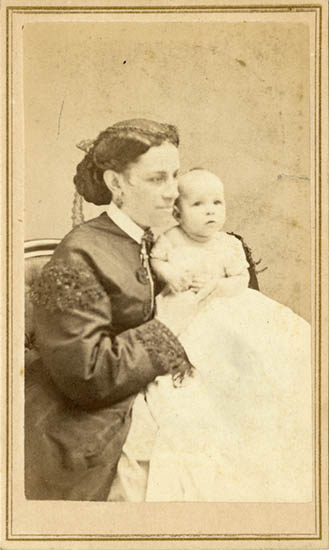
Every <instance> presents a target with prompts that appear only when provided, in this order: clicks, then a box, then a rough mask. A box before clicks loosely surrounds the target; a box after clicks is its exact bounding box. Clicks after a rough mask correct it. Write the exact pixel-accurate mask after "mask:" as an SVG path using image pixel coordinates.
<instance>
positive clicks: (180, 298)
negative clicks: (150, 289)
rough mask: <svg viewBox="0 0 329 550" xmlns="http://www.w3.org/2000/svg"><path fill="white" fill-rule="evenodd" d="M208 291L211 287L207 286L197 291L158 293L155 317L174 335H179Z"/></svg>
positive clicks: (199, 306) (198, 309)
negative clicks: (164, 294)
mask: <svg viewBox="0 0 329 550" xmlns="http://www.w3.org/2000/svg"><path fill="white" fill-rule="evenodd" d="M210 292H211V289H210V287H208V288H203V289H202V290H200V291H199V292H197V293H196V292H193V290H187V291H186V292H179V293H178V294H167V295H166V296H163V295H161V294H160V296H158V297H157V299H156V315H155V318H156V319H158V320H159V321H161V322H162V323H163V324H164V325H166V326H167V327H168V328H169V329H170V330H171V331H172V332H173V333H174V334H175V336H179V335H180V334H181V333H182V332H184V330H185V329H186V328H187V327H188V325H189V324H190V322H191V321H192V319H193V317H194V316H195V315H196V314H197V313H198V312H199V311H200V308H201V307H203V301H204V300H205V298H206V297H207V296H208V295H209V294H210Z"/></svg>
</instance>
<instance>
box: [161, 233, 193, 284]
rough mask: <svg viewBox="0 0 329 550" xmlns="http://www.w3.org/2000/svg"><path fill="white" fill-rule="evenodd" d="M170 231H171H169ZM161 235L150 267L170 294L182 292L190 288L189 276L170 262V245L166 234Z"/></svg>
mask: <svg viewBox="0 0 329 550" xmlns="http://www.w3.org/2000/svg"><path fill="white" fill-rule="evenodd" d="M169 231H171V230H169ZM169 231H168V232H167V233H165V234H164V235H161V236H160V237H159V238H158V239H157V241H156V243H155V245H154V247H153V249H152V253H151V266H152V269H153V271H154V273H155V274H156V275H157V276H158V277H159V279H160V280H161V281H163V282H165V283H167V285H168V288H169V289H170V290H171V292H183V291H185V290H188V288H189V287H190V286H191V282H192V280H191V276H189V274H188V273H186V272H185V271H182V270H180V269H179V268H177V266H175V265H174V264H173V263H172V262H170V258H169V254H170V249H171V246H172V245H171V243H170V240H169V238H168V237H167V234H168V233H169Z"/></svg>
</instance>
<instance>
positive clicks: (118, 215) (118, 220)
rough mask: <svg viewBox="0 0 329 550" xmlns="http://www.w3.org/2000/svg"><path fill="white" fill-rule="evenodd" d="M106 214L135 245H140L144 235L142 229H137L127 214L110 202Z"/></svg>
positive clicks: (137, 226)
mask: <svg viewBox="0 0 329 550" xmlns="http://www.w3.org/2000/svg"><path fill="white" fill-rule="evenodd" d="M107 214H108V216H109V217H110V218H111V220H112V221H113V222H114V223H115V224H116V225H117V226H118V227H120V229H122V231H124V232H125V233H127V235H129V237H131V238H132V239H133V240H134V241H136V243H138V244H141V242H142V237H143V235H144V229H142V228H141V227H139V225H137V224H136V223H135V222H134V221H133V220H132V219H131V218H129V216H128V215H127V214H125V213H124V212H122V210H120V208H118V207H117V206H116V204H114V202H111V204H110V205H109V206H108V208H107Z"/></svg>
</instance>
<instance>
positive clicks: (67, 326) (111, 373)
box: [30, 258, 189, 409]
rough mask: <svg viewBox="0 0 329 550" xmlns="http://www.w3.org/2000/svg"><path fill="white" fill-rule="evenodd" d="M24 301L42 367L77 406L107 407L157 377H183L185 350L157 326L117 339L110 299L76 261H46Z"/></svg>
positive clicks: (86, 267)
mask: <svg viewBox="0 0 329 550" xmlns="http://www.w3.org/2000/svg"><path fill="white" fill-rule="evenodd" d="M30 296H31V300H32V302H33V304H34V308H35V324H36V338H37V343H38V350H39V353H40V355H41V358H42V360H43V364H44V366H45V368H46V369H47V370H48V372H49V374H50V376H51V378H52V379H53V381H54V383H55V384H56V385H57V387H58V388H59V389H60V391H61V392H62V393H63V394H64V395H65V396H66V397H68V398H70V399H71V400H72V401H73V402H74V403H76V404H77V405H79V406H80V407H83V408H86V409H93V408H100V407H106V406H109V405H111V404H113V403H114V402H117V401H121V400H122V399H124V398H125V397H128V396H129V395H131V394H134V393H137V392H138V391H139V390H140V389H141V388H142V387H144V386H146V385H147V384H148V383H149V382H150V381H152V380H153V379H154V378H155V377H156V376H158V375H161V374H165V373H167V372H172V373H175V372H177V371H179V372H183V371H184V369H185V367H186V370H188V366H189V363H188V360H187V357H186V354H185V351H184V348H183V347H182V346H181V344H180V343H179V341H178V340H177V338H176V337H175V336H174V335H173V334H172V333H171V331H170V330H169V329H168V328H167V327H166V326H165V325H163V324H162V323H161V322H160V321H158V320H156V319H153V320H150V321H148V322H146V323H144V324H142V325H141V326H139V327H137V328H132V329H129V330H125V331H124V332H121V333H120V334H119V335H115V333H114V330H113V326H112V308H111V297H110V296H109V295H108V293H107V292H106V291H105V289H104V287H103V286H102V284H101V281H100V280H99V279H98V278H97V277H96V275H95V272H94V271H93V270H92V269H91V268H90V267H89V265H88V264H87V263H86V262H84V261H82V260H81V258H79V259H78V260H77V259H76V258H70V261H69V262H68V261H67V260H66V261H65V262H63V261H61V260H56V259H55V260H54V259H52V260H51V261H50V262H49V263H48V264H47V265H46V266H45V268H44V270H43V272H42V274H41V276H40V277H39V279H38V280H37V281H36V282H35V284H34V285H33V287H32V290H31V294H30Z"/></svg>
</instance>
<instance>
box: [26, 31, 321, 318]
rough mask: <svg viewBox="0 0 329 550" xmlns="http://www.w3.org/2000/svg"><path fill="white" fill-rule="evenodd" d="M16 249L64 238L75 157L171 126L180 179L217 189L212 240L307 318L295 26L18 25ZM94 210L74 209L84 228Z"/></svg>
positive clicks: (303, 40)
mask: <svg viewBox="0 0 329 550" xmlns="http://www.w3.org/2000/svg"><path fill="white" fill-rule="evenodd" d="M23 32H24V102H25V104H24V109H25V113H24V116H25V231H26V235H25V237H26V239H38V238H50V237H51V238H52V237H56V238H61V237H63V236H64V235H65V234H66V233H67V232H68V231H69V230H70V229H71V226H72V220H71V209H72V202H73V193H74V187H73V175H74V173H75V167H76V165H77V163H78V162H79V161H80V160H81V159H82V157H83V153H82V152H81V151H79V150H78V149H77V148H76V147H75V144H77V143H78V142H80V141H81V140H83V139H90V138H95V137H96V136H97V134H98V133H99V131H100V130H103V129H105V128H106V127H107V126H110V125H111V124H113V123H115V122H117V121H119V120H124V119H129V118H136V117H146V118H152V119H155V120H158V121H162V122H170V123H173V124H175V125H177V126H178V128H179V131H180V136H181V147H180V152H181V162H182V171H184V170H187V169H189V168H192V167H194V166H202V167H204V168H208V169H210V170H212V171H214V172H215V173H216V174H217V175H218V176H220V178H221V179H222V181H223V183H224V185H225V191H226V200H227V221H226V225H225V229H226V230H227V231H234V232H236V233H238V234H240V235H242V236H243V238H244V239H245V241H246V243H247V244H248V245H249V247H250V248H251V249H252V251H253V256H254V259H256V260H257V259H259V258H262V263H261V264H260V268H261V267H265V266H266V267H267V268H268V269H267V270H266V271H265V272H264V273H261V274H260V275H259V283H260V287H261V290H262V291H263V292H264V293H265V294H267V295H268V296H270V297H272V298H274V299H276V300H278V301H280V302H282V303H283V304H285V305H288V306H290V307H291V308H292V309H293V310H294V311H295V312H297V313H299V314H300V315H302V316H303V317H305V318H306V319H310V308H311V304H310V143H309V141H310V114H309V101H310V91H309V86H310V84H309V83H310V79H309V65H310V63H309V57H310V53H309V36H308V27H307V26H306V25H303V24H301V23H300V24H288V23H263V22H254V23H251V22H248V23H244V22H241V23H224V22H213V23H202V24H200V23H194V22H189V23H178V22H169V23H168V22H163V23H153V22H152V23H146V22H145V23H142V22H141V23H136V22H126V23H121V22H111V23H108V22H107V23H105V22H104V23H83V22H81V23H71V22H66V23H65V22H63V23H62V22H60V23H30V24H26V25H25V28H24V31H23ZM103 210H104V207H98V208H96V207H93V206H90V205H88V204H87V203H85V205H84V211H85V216H86V218H90V217H94V216H96V215H98V214H99V213H100V212H102V211H103Z"/></svg>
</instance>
